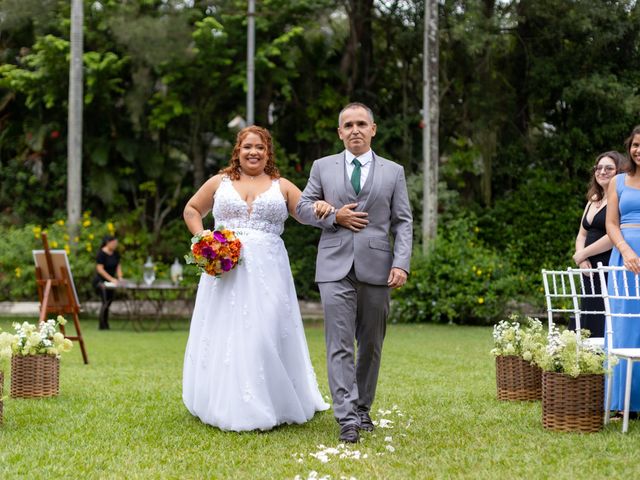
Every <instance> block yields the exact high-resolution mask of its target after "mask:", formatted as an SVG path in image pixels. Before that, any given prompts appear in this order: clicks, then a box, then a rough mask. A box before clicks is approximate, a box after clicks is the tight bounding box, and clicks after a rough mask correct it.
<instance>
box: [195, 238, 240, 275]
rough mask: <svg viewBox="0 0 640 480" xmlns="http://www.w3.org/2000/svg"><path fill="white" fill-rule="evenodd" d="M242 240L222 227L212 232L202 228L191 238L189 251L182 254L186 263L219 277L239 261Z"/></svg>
mask: <svg viewBox="0 0 640 480" xmlns="http://www.w3.org/2000/svg"><path fill="white" fill-rule="evenodd" d="M241 248H242V242H240V239H238V238H237V237H236V234H235V233H234V232H233V231H231V230H228V229H226V228H224V227H218V228H217V229H216V230H214V231H213V232H212V231H210V230H204V231H203V232H201V233H199V234H197V235H194V236H193V238H192V239H191V252H190V253H189V254H187V255H185V256H184V259H185V261H186V262H187V263H188V264H194V265H196V266H197V267H198V268H199V269H200V271H202V272H204V273H207V274H209V275H213V276H214V277H219V276H221V275H222V274H223V273H225V272H228V271H229V270H231V269H233V268H234V267H235V266H236V265H237V264H238V263H240V261H241V259H240V249H241Z"/></svg>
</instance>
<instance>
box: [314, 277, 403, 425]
mask: <svg viewBox="0 0 640 480" xmlns="http://www.w3.org/2000/svg"><path fill="white" fill-rule="evenodd" d="M318 287H319V288H320V295H321V296H322V305H323V308H324V325H325V340H326V344H327V371H328V375H329V388H330V390H331V396H332V399H333V413H334V416H335V417H336V420H337V421H338V423H340V425H347V424H359V423H360V418H359V416H358V412H359V411H364V412H368V411H369V410H370V408H371V404H372V403H373V399H374V397H375V393H376V385H377V383H378V372H379V370H380V359H381V356H382V342H383V340H384V336H385V332H386V321H387V316H388V313H389V298H390V289H389V287H387V286H385V285H371V284H368V283H364V282H360V281H358V280H357V278H356V275H355V271H354V269H353V268H351V271H350V272H349V274H348V275H347V276H346V277H345V278H343V279H342V280H338V281H335V282H320V283H318ZM354 338H355V339H356V342H357V356H356V354H355V348H354V342H353V339H354Z"/></svg>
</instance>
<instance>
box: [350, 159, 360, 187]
mask: <svg viewBox="0 0 640 480" xmlns="http://www.w3.org/2000/svg"><path fill="white" fill-rule="evenodd" d="M352 163H353V173H352V174H351V185H353V189H354V190H355V191H356V195H358V194H359V193H360V174H361V169H360V167H361V166H362V164H361V163H360V162H359V161H358V159H357V158H354V159H353V162H352Z"/></svg>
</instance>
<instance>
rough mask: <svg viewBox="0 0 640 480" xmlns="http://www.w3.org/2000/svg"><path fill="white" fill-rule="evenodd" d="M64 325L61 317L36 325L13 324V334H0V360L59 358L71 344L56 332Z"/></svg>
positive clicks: (69, 348)
mask: <svg viewBox="0 0 640 480" xmlns="http://www.w3.org/2000/svg"><path fill="white" fill-rule="evenodd" d="M66 323H67V321H66V320H65V318H64V317H63V316H62V315H58V317H57V318H56V319H55V320H54V319H49V320H47V321H46V322H42V323H40V324H38V325H34V324H32V323H29V322H24V323H14V324H13V328H14V329H15V330H16V333H15V334H11V333H7V332H0V358H1V359H7V358H11V356H13V355H19V356H27V355H42V354H44V355H54V356H57V357H59V356H60V355H61V354H62V353H66V352H69V351H70V350H71V349H72V348H73V343H72V342H71V340H69V339H68V338H64V335H63V334H62V333H60V332H58V331H57V329H58V325H64V324H66Z"/></svg>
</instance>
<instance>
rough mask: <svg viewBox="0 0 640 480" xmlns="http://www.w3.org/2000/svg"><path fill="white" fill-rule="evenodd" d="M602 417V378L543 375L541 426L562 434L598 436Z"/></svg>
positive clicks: (554, 374)
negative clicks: (593, 434) (590, 434)
mask: <svg viewBox="0 0 640 480" xmlns="http://www.w3.org/2000/svg"><path fill="white" fill-rule="evenodd" d="M603 416H604V375H596V374H591V375H579V376H578V377H576V378H574V377H571V376H569V375H567V374H564V373H555V372H543V374H542V425H543V426H544V428H547V429H549V430H557V431H561V432H597V431H599V430H601V429H602V424H603Z"/></svg>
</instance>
